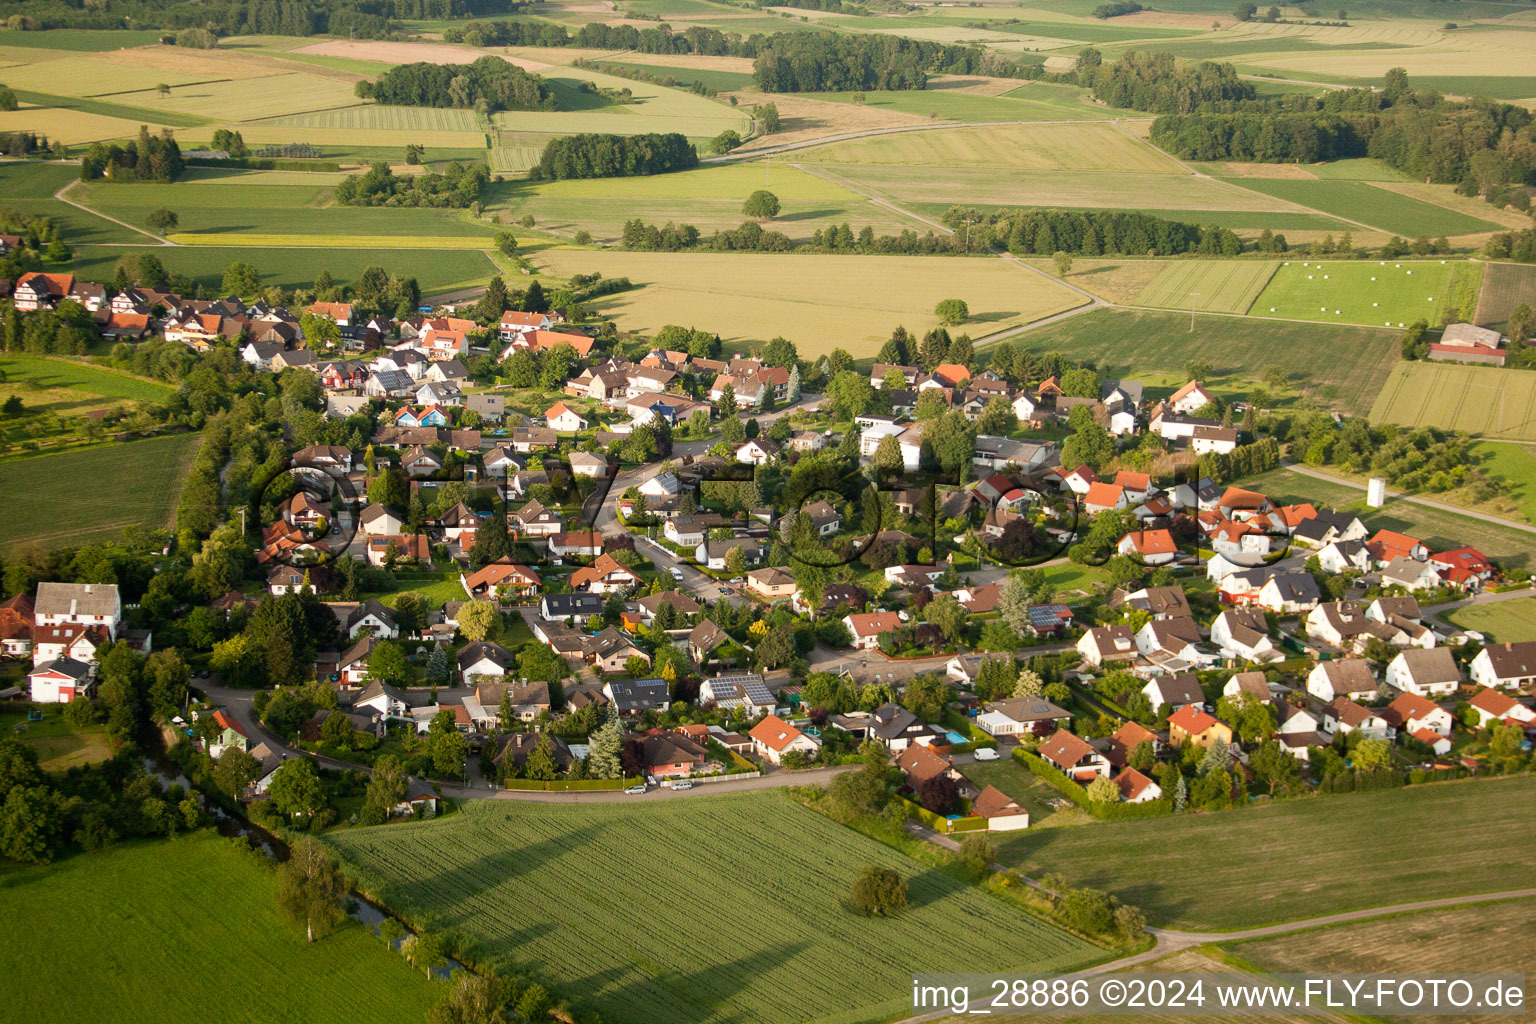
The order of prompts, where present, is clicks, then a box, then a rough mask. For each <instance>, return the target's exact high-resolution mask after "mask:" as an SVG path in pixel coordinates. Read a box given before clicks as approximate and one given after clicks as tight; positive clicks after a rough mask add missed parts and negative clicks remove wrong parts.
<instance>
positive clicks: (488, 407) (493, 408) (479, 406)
mask: <svg viewBox="0 0 1536 1024" xmlns="http://www.w3.org/2000/svg"><path fill="white" fill-rule="evenodd" d="M438 365H442V364H438ZM464 408H465V409H467V410H468V411H470V412H473V413H476V414H477V415H478V416H479V417H480V418H481V419H482V420H484V421H485V422H487V423H500V422H501V421H502V419H504V418H505V417H506V415H507V398H506V396H505V395H492V394H479V395H470V396H469V397H467V398H465V399H464Z"/></svg>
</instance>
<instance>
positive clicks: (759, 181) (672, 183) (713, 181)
mask: <svg viewBox="0 0 1536 1024" xmlns="http://www.w3.org/2000/svg"><path fill="white" fill-rule="evenodd" d="M765 171H766V173H765ZM761 188H766V189H767V190H768V191H770V192H772V193H773V194H774V195H776V196H778V197H779V198H780V199H782V200H786V201H818V200H819V201H835V202H862V201H863V198H862V197H861V196H859V195H858V194H857V193H855V192H850V191H849V190H848V189H845V188H843V187H842V186H841V185H837V184H835V183H833V182H830V181H827V180H826V179H825V178H818V177H817V176H816V175H814V174H810V173H808V172H806V171H802V170H800V169H799V168H796V167H783V166H779V165H774V166H773V167H771V168H765V167H764V166H763V165H762V164H761V163H750V164H715V165H711V166H709V167H700V168H698V169H696V170H692V171H678V172H676V173H674V174H652V175H649V176H646V177H637V178H571V179H567V180H565V181H541V182H536V183H532V184H528V185H524V186H520V187H519V192H518V195H520V196H521V195H537V196H538V197H539V198H541V199H596V198H601V199H633V200H636V201H645V202H649V201H652V200H692V199H734V200H738V201H744V200H745V199H746V198H747V196H749V195H751V194H752V192H753V191H755V190H756V189H761Z"/></svg>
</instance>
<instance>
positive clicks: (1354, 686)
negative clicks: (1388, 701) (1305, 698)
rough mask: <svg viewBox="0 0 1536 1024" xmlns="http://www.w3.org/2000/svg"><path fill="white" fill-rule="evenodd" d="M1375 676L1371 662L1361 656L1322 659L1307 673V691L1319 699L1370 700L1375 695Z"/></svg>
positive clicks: (1325, 700)
mask: <svg viewBox="0 0 1536 1024" xmlns="http://www.w3.org/2000/svg"><path fill="white" fill-rule="evenodd" d="M1376 690H1377V685H1376V677H1375V675H1373V674H1372V672H1371V663H1370V662H1368V661H1365V660H1364V659H1362V658H1345V659H1343V660H1342V661H1323V662H1319V663H1318V665H1317V667H1316V668H1314V669H1313V670H1312V671H1311V672H1310V673H1308V674H1307V692H1308V693H1310V694H1311V695H1312V696H1314V697H1316V698H1317V699H1318V700H1320V701H1324V702H1327V701H1330V700H1333V699H1334V698H1335V697H1348V698H1349V699H1350V700H1370V699H1371V698H1373V697H1375V696H1376Z"/></svg>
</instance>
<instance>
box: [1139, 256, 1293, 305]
mask: <svg viewBox="0 0 1536 1024" xmlns="http://www.w3.org/2000/svg"><path fill="white" fill-rule="evenodd" d="M1275 266H1276V265H1275V264H1274V263H1267V262H1266V263H1259V262H1255V261H1252V260H1188V261H1184V262H1181V263H1170V264H1168V266H1167V268H1166V269H1165V270H1163V272H1162V273H1160V274H1158V275H1157V277H1156V278H1154V279H1153V281H1152V283H1151V284H1149V285H1147V287H1146V288H1145V289H1143V290H1142V293H1141V295H1140V296H1138V297H1137V300H1136V304H1137V305H1140V306H1171V307H1175V308H1179V307H1182V308H1186V309H1188V308H1194V309H1200V310H1208V311H1211V312H1215V313H1246V312H1248V307H1249V306H1251V305H1253V300H1254V299H1256V298H1258V295H1259V293H1260V292H1262V291H1263V290H1264V286H1265V285H1266V284H1268V283H1269V279H1270V277H1271V276H1273V274H1274V272H1275Z"/></svg>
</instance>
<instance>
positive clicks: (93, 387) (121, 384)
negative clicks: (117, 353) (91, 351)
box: [0, 352, 176, 402]
mask: <svg viewBox="0 0 1536 1024" xmlns="http://www.w3.org/2000/svg"><path fill="white" fill-rule="evenodd" d="M0 370H3V371H5V375H6V381H7V383H9V384H16V383H18V382H22V383H33V384H36V385H37V386H38V387H41V388H47V389H61V388H63V389H69V390H73V391H79V392H84V393H86V394H89V395H96V396H100V397H102V398H113V399H121V400H123V401H128V402H164V401H166V400H167V399H169V398H170V397H171V396H172V395H173V394H175V393H176V389H175V388H173V387H171V386H170V385H169V384H162V383H161V382H159V381H154V380H148V379H147V378H144V377H135V376H134V375H133V374H130V373H123V372H120V371H118V370H109V369H104V368H102V367H98V366H91V365H90V364H88V363H77V362H75V361H73V360H69V359H51V358H48V357H46V356H31V355H22V354H20V353H17V352H8V353H6V354H5V355H0Z"/></svg>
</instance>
